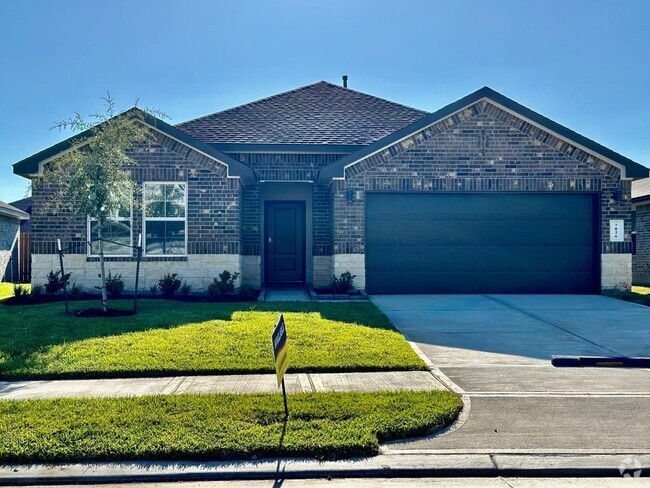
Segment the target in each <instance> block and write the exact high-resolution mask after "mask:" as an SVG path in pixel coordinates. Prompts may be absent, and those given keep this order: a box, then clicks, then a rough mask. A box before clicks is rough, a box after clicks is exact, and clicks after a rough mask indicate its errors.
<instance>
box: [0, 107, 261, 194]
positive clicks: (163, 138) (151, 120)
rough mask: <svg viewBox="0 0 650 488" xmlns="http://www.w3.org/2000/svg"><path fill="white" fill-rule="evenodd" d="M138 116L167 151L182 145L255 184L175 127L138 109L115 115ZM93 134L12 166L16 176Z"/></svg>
mask: <svg viewBox="0 0 650 488" xmlns="http://www.w3.org/2000/svg"><path fill="white" fill-rule="evenodd" d="M136 113H137V114H138V115H139V116H140V117H141V120H142V122H143V123H144V124H146V125H147V126H149V127H151V128H152V129H154V130H155V131H156V137H155V139H156V141H157V142H158V143H160V144H163V145H164V146H165V147H167V148H168V149H170V150H172V151H175V152H178V146H179V144H180V145H182V146H184V147H185V148H186V149H187V150H186V151H184V153H187V155H188V157H190V156H192V157H194V158H195V159H197V158H198V159H201V158H202V157H203V158H206V159H208V158H209V159H211V160H213V161H216V162H218V163H220V164H221V165H223V166H225V167H226V168H227V174H228V176H231V177H240V178H242V179H243V180H244V182H246V183H252V182H253V181H255V175H254V173H253V170H252V169H251V168H250V167H248V166H246V165H245V164H243V163H241V162H240V161H237V160H236V159H234V158H232V157H230V156H228V155H227V154H224V153H222V152H221V151H219V150H218V149H216V148H214V147H212V146H209V145H207V144H204V143H202V142H200V141H197V140H195V139H193V138H192V137H190V136H189V135H187V134H186V133H184V132H183V131H180V130H178V129H177V128H176V127H174V126H173V125H169V124H168V123H166V122H164V121H162V120H160V119H159V118H157V117H154V116H153V115H151V114H148V113H146V112H144V111H142V110H140V109H137V108H132V109H130V110H127V111H126V112H124V113H122V114H119V115H116V117H124V116H126V117H129V116H135V115H136ZM92 130H93V129H88V130H86V131H84V132H82V133H80V134H77V135H75V136H72V137H70V138H68V139H66V140H64V141H61V142H59V143H58V144H55V145H53V146H51V147H49V148H47V149H44V150H43V151H40V152H38V153H36V154H34V155H32V156H30V157H28V158H25V159H23V160H22V161H19V162H17V163H15V164H14V165H13V169H14V173H15V174H18V175H21V176H25V177H30V176H34V175H37V174H39V173H40V171H41V167H42V164H43V163H45V162H47V161H48V160H50V159H52V158H55V157H57V156H58V155H60V154H62V153H64V152H67V151H70V150H72V149H74V148H75V147H77V146H78V145H79V141H80V140H83V139H84V138H87V137H90V136H91V135H92Z"/></svg>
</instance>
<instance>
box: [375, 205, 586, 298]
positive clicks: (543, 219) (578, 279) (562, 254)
mask: <svg viewBox="0 0 650 488" xmlns="http://www.w3.org/2000/svg"><path fill="white" fill-rule="evenodd" d="M594 214H595V200H594V198H593V196H592V195H591V194H552V193H546V194H537V193H517V194H508V193H493V194H487V193H437V194H421V193H420V194H419V193H368V194H367V198H366V275H367V276H366V282H367V288H368V291H370V292H372V293H585V292H593V291H596V290H597V287H598V285H597V281H598V280H597V274H598V264H597V263H598V254H597V248H596V243H597V240H596V232H595V219H594Z"/></svg>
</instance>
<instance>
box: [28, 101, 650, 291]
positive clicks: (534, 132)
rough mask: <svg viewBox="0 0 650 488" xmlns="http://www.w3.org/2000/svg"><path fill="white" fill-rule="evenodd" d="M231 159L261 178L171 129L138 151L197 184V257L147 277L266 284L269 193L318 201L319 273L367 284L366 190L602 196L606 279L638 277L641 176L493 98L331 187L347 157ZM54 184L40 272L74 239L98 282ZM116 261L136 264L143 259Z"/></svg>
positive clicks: (174, 177)
mask: <svg viewBox="0 0 650 488" xmlns="http://www.w3.org/2000/svg"><path fill="white" fill-rule="evenodd" d="M338 150H339V149H337V151H338ZM229 156H231V157H232V158H234V159H236V160H238V161H241V162H242V163H244V164H246V165H248V166H250V167H251V168H253V170H254V172H255V176H256V180H257V181H256V182H255V183H253V184H247V185H246V186H243V185H242V184H241V180H240V179H238V178H229V177H228V169H227V167H226V166H225V165H224V164H222V163H220V162H218V161H216V160H215V159H213V158H210V157H207V156H205V155H204V154H203V153H200V152H198V151H197V150H195V149H192V148H191V147H189V146H188V145H185V144H182V143H179V142H178V141H176V140H174V139H171V138H169V137H167V136H165V135H163V134H161V133H160V134H159V133H156V135H155V141H152V142H151V143H149V144H144V145H141V146H139V147H136V148H134V149H133V151H132V157H133V158H134V159H135V160H136V161H137V162H138V164H137V166H136V167H134V168H133V177H134V179H135V180H136V182H137V183H138V184H139V185H141V184H142V182H143V181H163V182H164V181H170V182H171V181H180V182H187V184H188V209H187V211H188V227H187V232H188V249H187V251H188V255H187V256H182V257H180V256H169V257H147V258H145V264H147V263H150V264H151V265H150V267H149V268H148V269H147V270H146V271H145V275H146V276H147V278H146V279H147V280H154V279H155V277H156V276H157V274H159V273H160V272H161V270H163V269H168V270H169V272H178V273H179V274H181V276H182V273H186V274H188V275H191V276H194V277H195V278H196V279H197V280H198V281H199V282H200V283H201V285H200V286H204V285H205V284H206V283H207V282H209V278H210V277H213V276H216V274H218V272H220V271H221V269H217V268H218V267H221V266H230V267H232V269H231V271H241V272H242V283H244V284H246V285H247V286H253V287H257V286H259V285H260V283H261V280H262V277H263V270H262V268H263V266H264V256H263V254H264V249H263V242H262V235H263V232H264V222H263V220H264V217H263V205H264V201H265V199H266V200H281V199H283V198H285V197H286V198H285V199H286V200H292V199H299V200H304V201H305V202H306V208H307V209H311V213H309V214H308V218H307V233H308V238H307V242H308V243H310V245H309V244H308V249H307V250H306V251H307V252H306V256H307V260H308V262H307V273H306V276H307V277H308V278H307V279H308V281H310V282H312V283H313V284H315V285H317V286H323V285H326V284H328V283H329V280H330V279H331V276H332V274H333V273H336V274H340V273H341V272H343V271H346V270H348V269H349V270H351V271H352V272H353V273H355V274H357V275H358V278H357V285H358V286H361V287H362V286H363V283H364V280H365V276H364V275H365V257H364V253H365V245H366V243H365V231H366V229H365V196H366V192H388V191H410V192H588V193H593V194H596V195H599V196H600V215H599V218H600V223H601V254H602V260H601V262H602V267H603V271H602V276H603V287H610V286H616V287H618V286H622V287H625V286H628V282H629V280H630V279H631V275H630V273H631V271H630V269H628V268H631V266H628V264H627V262H628V260H630V259H631V251H632V247H631V230H632V229H631V225H632V219H631V217H632V207H631V203H630V198H631V182H630V181H629V180H621V173H620V169H619V168H618V167H617V166H615V165H612V164H609V163H608V162H607V161H605V160H602V159H599V158H597V157H595V156H593V155H592V154H591V153H588V152H586V151H585V150H583V149H581V148H580V147H578V146H575V145H572V144H569V143H567V142H565V141H564V140H563V139H561V138H559V137H557V136H555V135H554V134H552V133H550V132H548V131H545V130H543V129H541V128H539V127H537V126H535V125H533V124H531V123H529V122H527V121H525V120H523V119H521V118H519V117H518V116H516V115H513V114H512V113H511V112H509V111H507V110H505V109H503V108H501V107H500V106H497V105H495V104H493V103H490V102H488V101H486V100H485V99H482V100H480V101H478V102H476V103H473V104H472V105H471V106H469V107H467V108H464V109H462V110H460V111H458V112H456V113H454V114H453V115H451V116H449V117H446V118H444V119H443V120H440V121H438V122H436V123H434V124H432V125H430V126H428V127H425V128H424V129H421V130H419V131H418V132H416V133H414V134H412V135H410V136H408V137H406V138H405V139H402V140H400V141H398V142H395V143H393V144H392V145H390V146H389V147H387V148H385V149H382V150H381V151H379V152H376V153H372V154H370V155H369V156H366V157H364V158H363V159H361V160H359V161H357V162H355V163H354V164H351V165H349V166H347V167H346V168H345V170H344V174H343V175H344V177H343V178H335V179H333V180H332V181H331V182H328V183H322V184H319V183H316V182H317V181H318V175H319V172H320V171H321V170H322V168H324V167H326V166H328V165H330V164H332V163H335V162H336V161H338V160H340V159H341V158H343V157H345V156H346V154H343V153H340V154H339V153H304V154H303V153H259V152H248V153H247V152H240V153H230V154H229ZM53 191H54V190H53V189H48V188H43V187H39V186H38V185H35V186H34V197H33V206H32V233H33V240H32V242H33V244H32V245H33V253H34V255H35V256H42V259H41V258H37V262H38V263H40V264H39V266H41V267H42V268H43V269H41V270H40V271H39V272H40V273H41V275H40V276H41V277H42V274H43V271H44V270H45V268H47V267H48V266H54V264H52V263H53V261H52V256H53V255H54V252H55V242H56V239H57V238H61V239H62V241H63V242H64V246H65V247H66V248H68V247H70V246H71V249H70V250H69V251H68V254H70V255H74V256H75V261H74V262H75V263H76V264H75V266H76V267H77V268H76V269H77V270H78V271H77V272H78V273H85V274H86V275H87V280H91V279H92V274H93V273H95V271H94V269H95V268H94V267H95V265H96V261H97V258H94V257H93V258H89V257H86V256H85V255H86V245H85V242H86V239H87V236H86V232H87V231H86V229H87V224H86V219H85V218H84V217H83V216H75V215H73V214H65V213H61V214H59V215H51V214H47V213H46V211H45V202H46V200H47V199H48V198H49V197H51V196H52V194H53ZM619 194H620V195H621V198H618V197H617V195H619ZM647 208H650V206H648V207H647ZM648 214H650V211H648ZM644 218H645V219H648V217H647V215H646V217H644V216H643V215H641V217H637V222H639V221H641V222H642V221H643V219H644ZM610 219H622V220H624V221H625V240H624V242H620V243H610V242H609V220H610ZM639 219H640V220H639ZM649 220H650V219H649ZM132 226H133V236H134V240H135V239H137V235H138V234H139V233H140V232H142V215H141V211H139V210H137V208H136V210H135V211H134V214H133V223H132ZM648 227H649V228H650V225H649V226H648ZM639 240H640V239H639ZM645 242H650V239H648V240H646V241H645ZM134 243H135V242H134ZM197 256H200V259H199V258H197ZM193 257H194V258H193ZM108 261H109V262H114V263H116V264H115V266H116V269H117V268H118V267H119V266H122V265H124V266H126V267H124V268H123V269H124V270H127V271H128V269H129V268H128V266H127V265H129V266H130V265H131V264H132V263H131V262H132V261H133V258H130V257H126V258H109V259H108ZM84 263H85V264H84ZM118 263H119V264H118ZM124 263H126V264H124ZM161 263H162V264H161ZM639 263H642V261H640V260H639V259H635V273H637V270H638V269H640V268H639V266H643V265H642V264H639ZM647 266H649V267H650V263H648V264H647ZM120 269H122V268H120ZM222 269H223V268H222ZM88 270H90V271H88ZM47 271H49V269H47ZM127 271H125V272H127ZM95 275H96V274H95ZM628 275H630V276H629V277H628ZM37 276H38V275H37ZM182 277H183V278H185V277H186V276H182ZM73 280H74V278H73Z"/></svg>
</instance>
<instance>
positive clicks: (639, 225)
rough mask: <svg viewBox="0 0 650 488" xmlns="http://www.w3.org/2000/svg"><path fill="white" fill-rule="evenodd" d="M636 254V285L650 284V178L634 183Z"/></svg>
mask: <svg viewBox="0 0 650 488" xmlns="http://www.w3.org/2000/svg"><path fill="white" fill-rule="evenodd" d="M632 209H633V210H634V216H633V217H634V229H633V230H634V231H635V235H634V237H635V241H636V242H635V248H636V249H635V254H634V256H633V257H632V263H633V275H632V282H633V283H634V284H635V285H650V178H644V179H642V180H637V181H635V182H633V183H632Z"/></svg>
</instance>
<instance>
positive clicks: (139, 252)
mask: <svg viewBox="0 0 650 488" xmlns="http://www.w3.org/2000/svg"><path fill="white" fill-rule="evenodd" d="M141 258H142V234H139V235H138V248H137V254H136V264H135V290H134V297H133V313H134V314H137V313H138V282H139V281H140V259H141Z"/></svg>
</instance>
